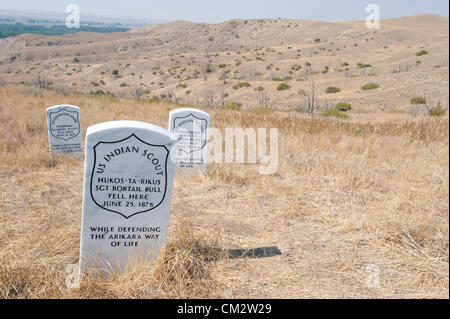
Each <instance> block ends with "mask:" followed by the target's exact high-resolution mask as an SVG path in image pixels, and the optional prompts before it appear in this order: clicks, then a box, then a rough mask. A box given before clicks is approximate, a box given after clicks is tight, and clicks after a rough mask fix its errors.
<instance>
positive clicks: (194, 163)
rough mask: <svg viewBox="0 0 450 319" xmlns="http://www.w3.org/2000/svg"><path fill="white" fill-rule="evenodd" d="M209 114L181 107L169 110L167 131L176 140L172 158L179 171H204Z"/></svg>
mask: <svg viewBox="0 0 450 319" xmlns="http://www.w3.org/2000/svg"><path fill="white" fill-rule="evenodd" d="M210 123H211V116H210V115H209V114H208V113H206V112H203V111H201V110H197V109H192V108H181V109H176V110H173V111H171V112H170V115H169V131H170V132H172V133H173V134H174V135H175V136H176V138H177V140H178V142H177V145H176V147H175V152H176V154H175V156H174V160H175V163H176V166H177V168H178V169H179V170H180V171H181V172H193V171H195V170H197V169H199V168H200V169H201V170H202V171H203V172H206V161H207V158H208V142H209V128H210Z"/></svg>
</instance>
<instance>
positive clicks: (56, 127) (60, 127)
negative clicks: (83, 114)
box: [47, 105, 83, 158]
mask: <svg viewBox="0 0 450 319" xmlns="http://www.w3.org/2000/svg"><path fill="white" fill-rule="evenodd" d="M80 120H81V118H80V108H79V107H77V106H73V105H56V106H52V107H49V108H48V109H47V128H48V141H49V146H50V153H51V154H66V155H72V156H75V157H78V158H83V146H82V144H81V140H82V132H81V121H80Z"/></svg>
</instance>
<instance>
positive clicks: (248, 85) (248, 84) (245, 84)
mask: <svg viewBox="0 0 450 319" xmlns="http://www.w3.org/2000/svg"><path fill="white" fill-rule="evenodd" d="M238 85H239V88H248V87H250V86H251V85H250V83H248V82H239V84H238Z"/></svg>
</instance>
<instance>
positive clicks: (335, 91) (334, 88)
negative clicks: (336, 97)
mask: <svg viewBox="0 0 450 319" xmlns="http://www.w3.org/2000/svg"><path fill="white" fill-rule="evenodd" d="M338 92H341V89H340V88H337V87H335V86H330V87H327V89H326V90H325V93H338Z"/></svg>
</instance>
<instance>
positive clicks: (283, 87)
mask: <svg viewBox="0 0 450 319" xmlns="http://www.w3.org/2000/svg"><path fill="white" fill-rule="evenodd" d="M290 88H291V86H290V85H289V84H287V83H281V84H280V85H278V86H277V90H278V91H286V90H289V89H290Z"/></svg>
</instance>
